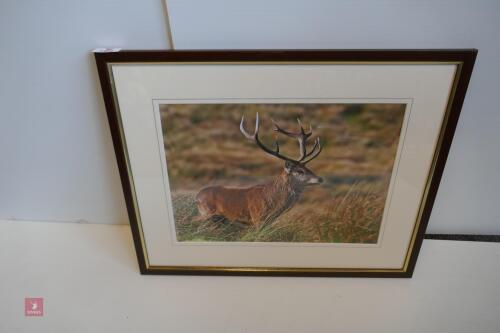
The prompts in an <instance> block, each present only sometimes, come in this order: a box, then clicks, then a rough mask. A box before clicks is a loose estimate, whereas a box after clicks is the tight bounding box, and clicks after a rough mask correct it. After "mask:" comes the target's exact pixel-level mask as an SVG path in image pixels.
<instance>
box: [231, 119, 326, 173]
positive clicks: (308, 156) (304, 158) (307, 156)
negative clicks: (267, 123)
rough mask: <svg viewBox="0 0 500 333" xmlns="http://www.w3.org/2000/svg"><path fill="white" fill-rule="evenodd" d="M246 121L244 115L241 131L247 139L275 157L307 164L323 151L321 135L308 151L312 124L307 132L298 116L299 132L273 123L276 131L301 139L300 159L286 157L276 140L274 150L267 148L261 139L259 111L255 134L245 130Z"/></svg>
mask: <svg viewBox="0 0 500 333" xmlns="http://www.w3.org/2000/svg"><path fill="white" fill-rule="evenodd" d="M244 121H245V116H242V117H241V123H240V131H241V133H243V135H244V136H245V137H246V138H247V139H249V140H252V141H254V142H255V143H256V144H257V145H258V146H259V147H260V148H261V149H262V150H264V151H265V152H266V153H268V154H270V155H273V156H275V157H278V158H280V159H282V160H285V161H290V162H294V163H300V164H306V163H309V162H310V161H312V160H313V159H315V158H316V157H317V156H318V155H319V153H320V152H321V149H322V147H321V144H320V142H319V137H318V138H316V140H315V142H314V146H313V148H312V150H311V151H310V152H307V148H306V141H307V139H308V138H309V137H310V136H311V135H312V126H311V125H309V132H306V131H305V130H304V127H302V123H301V122H300V119H298V118H297V122H298V123H299V127H300V131H299V132H291V131H287V130H284V129H282V128H281V127H279V126H278V124H277V123H276V122H275V121H274V120H273V121H272V122H273V125H274V130H275V131H276V132H278V133H282V134H285V135H286V136H289V137H292V138H296V139H297V140H298V141H299V150H300V157H299V159H298V160H294V159H292V158H290V157H286V156H284V155H282V154H280V152H279V150H280V148H279V144H278V141H275V146H276V149H275V150H274V151H273V150H271V149H269V148H267V147H266V146H264V145H263V144H262V142H260V140H259V113H258V112H257V114H256V116H255V132H254V134H253V135H251V134H248V133H247V132H246V131H245V128H244V127H243V123H244Z"/></svg>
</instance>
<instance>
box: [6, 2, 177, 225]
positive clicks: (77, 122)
mask: <svg viewBox="0 0 500 333" xmlns="http://www.w3.org/2000/svg"><path fill="white" fill-rule="evenodd" d="M0 45H1V46H0V47H1V52H0V101H1V104H0V105H1V113H0V152H1V155H0V217H1V218H15V219H36V220H56V221H72V222H73V221H89V222H95V223H127V222H128V219H127V215H126V210H125V203H124V200H123V195H122V192H121V185H120V180H119V176H118V171H117V167H116V163H115V157H114V152H113V146H112V143H111V137H110V134H109V130H108V124H107V119H106V116H105V111H104V105H103V101H102V96H101V91H100V86H99V83H98V80H97V72H96V69H95V62H94V58H93V55H91V53H90V51H91V50H92V49H94V48H96V47H127V48H136V49H141V48H142V49H144V48H150V49H151V48H157V49H158V48H167V47H168V46H169V45H168V38H167V23H166V18H165V10H164V4H163V2H162V1H161V0H142V1H135V0H86V1H75V0H73V1H70V0H60V1H57V0H45V1H39V0H31V1H19V0H8V1H6V0H2V1H1V2H0Z"/></svg>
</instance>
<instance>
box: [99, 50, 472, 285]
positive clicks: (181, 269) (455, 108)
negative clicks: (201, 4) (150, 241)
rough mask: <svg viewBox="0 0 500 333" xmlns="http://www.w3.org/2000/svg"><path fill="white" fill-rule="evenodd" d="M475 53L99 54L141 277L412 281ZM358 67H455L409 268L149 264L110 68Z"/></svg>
mask: <svg viewBox="0 0 500 333" xmlns="http://www.w3.org/2000/svg"><path fill="white" fill-rule="evenodd" d="M476 55H477V50H475V49H451V50H268V51H263V50H238V51H158V50H151V51H132V50H130V51H129V50H125V51H119V52H101V53H99V52H97V53H95V59H96V63H97V69H98V73H99V79H100V84H101V88H102V92H103V97H104V103H105V107H106V111H107V117H108V121H109V126H110V130H111V135H112V140H113V145H114V149H115V154H116V160H117V163H118V168H119V172H120V178H121V183H122V187H123V192H124V196H125V201H126V205H127V210H128V216H129V219H130V225H131V229H132V234H133V239H134V243H135V249H136V253H137V259H138V262H139V267H140V271H141V273H142V274H185V275H189V274H194V275H254V276H256V275H259V276H261V275H265V276H269V275H272V276H324V277H326V276H337V277H393V278H396V277H399V278H407V277H411V276H412V274H413V271H414V268H415V264H416V261H417V257H418V253H419V251H420V247H421V245H422V241H423V239H424V234H425V230H426V227H427V224H428V221H429V217H430V214H431V211H432V206H433V204H434V200H435V197H436V194H437V191H438V187H439V183H440V180H441V176H442V174H443V170H444V167H445V163H446V159H447V156H448V152H449V150H450V146H451V142H452V139H453V135H454V132H455V128H456V126H457V123H458V119H459V115H460V111H461V108H462V104H463V101H464V98H465V94H466V91H467V86H468V84H469V80H470V78H471V74H472V69H473V66H474V62H475V58H476ZM325 61H328V62H332V61H333V62H353V63H356V62H360V63H374V64H377V63H381V64H386V63H423V64H427V63H454V64H457V67H458V71H457V74H456V75H455V81H454V87H453V93H452V94H451V96H450V98H449V100H448V109H447V113H446V115H445V121H444V122H443V125H442V128H441V132H440V141H439V142H438V146H437V147H436V150H435V152H434V159H433V166H432V168H431V172H430V174H429V176H428V179H427V185H426V195H425V196H424V199H423V200H422V202H421V207H420V215H419V219H418V221H417V223H416V224H415V225H416V226H417V230H414V231H413V236H412V237H413V238H412V241H411V242H410V246H409V248H408V254H407V264H406V267H405V268H404V269H401V270H390V269H388V270H370V269H323V268H318V269H316V268H302V269H301V268H276V269H275V268H272V269H270V268H247V267H190V266H172V267H167V268H166V267H154V266H148V265H147V263H146V260H145V252H144V246H143V244H142V240H141V234H140V232H141V231H140V226H139V221H138V217H137V214H136V210H135V208H134V201H133V200H134V199H133V193H132V186H131V180H130V177H129V174H128V168H127V161H126V149H125V146H124V139H123V137H122V134H121V130H120V125H119V119H118V112H119V110H118V109H117V106H116V105H115V100H114V96H113V85H112V81H111V77H110V73H109V68H110V67H109V65H110V64H116V63H168V62H186V63H189V62H196V63H200V62H223V63H232V62H266V63H273V62H301V63H304V62H306V63H307V62H311V63H314V62H325Z"/></svg>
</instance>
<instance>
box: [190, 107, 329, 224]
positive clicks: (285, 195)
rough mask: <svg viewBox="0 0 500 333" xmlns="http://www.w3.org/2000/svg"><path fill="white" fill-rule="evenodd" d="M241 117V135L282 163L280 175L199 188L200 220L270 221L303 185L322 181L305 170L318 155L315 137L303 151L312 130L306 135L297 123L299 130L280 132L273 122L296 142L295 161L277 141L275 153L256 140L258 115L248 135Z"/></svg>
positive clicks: (295, 198)
mask: <svg viewBox="0 0 500 333" xmlns="http://www.w3.org/2000/svg"><path fill="white" fill-rule="evenodd" d="M244 120H245V119H244V117H242V118H241V123H240V130H241V133H243V135H244V136H245V137H246V138H247V139H249V140H252V141H253V142H254V143H255V144H256V145H257V146H258V147H259V148H260V149H262V150H263V151H264V152H266V153H267V154H269V155H271V156H274V157H277V158H279V159H281V160H284V161H285V165H284V168H283V170H282V171H281V173H280V174H279V175H277V176H275V177H274V178H273V179H272V180H270V181H268V182H266V183H263V184H258V185H254V186H251V187H248V188H231V187H224V186H210V187H206V188H204V189H202V190H201V191H200V192H199V193H198V194H197V196H196V202H197V205H198V211H199V212H200V215H201V217H202V218H204V219H208V218H214V217H216V218H224V219H226V220H228V221H230V222H236V223H243V224H250V225H254V226H261V225H263V224H267V223H270V222H272V221H274V220H275V219H276V218H277V217H278V216H280V215H281V214H283V213H284V212H286V211H287V210H289V209H290V208H292V207H293V205H294V204H295V203H296V202H297V201H298V200H299V198H300V196H301V194H302V192H303V191H304V189H305V188H306V187H307V186H310V185H316V184H319V183H322V182H323V179H322V178H321V177H318V176H316V175H315V174H314V173H313V172H312V171H311V170H309V169H308V168H307V167H306V164H307V163H309V162H310V161H312V160H313V159H314V158H316V157H317V156H318V155H319V153H320V152H321V144H320V142H319V138H316V140H315V142H314V146H313V148H312V149H311V150H310V151H309V152H307V149H306V141H307V139H308V138H309V137H310V136H311V134H312V128H311V127H309V132H306V131H305V130H304V128H303V127H302V124H301V123H300V120H299V119H297V121H298V123H299V127H300V129H299V131H298V132H292V131H288V130H284V129H282V128H281V127H279V126H278V124H277V123H276V122H274V120H273V125H274V131H276V132H278V133H281V134H284V135H286V136H288V137H291V138H295V139H297V140H298V142H299V151H300V157H299V159H298V160H295V159H292V158H290V157H287V156H284V155H282V154H281V153H280V147H279V144H278V141H276V142H275V146H276V148H275V150H272V149H270V148H268V147H266V146H265V145H264V144H263V143H262V142H261V141H260V140H259V114H258V113H257V115H256V119H255V132H254V133H253V134H248V133H247V132H246V131H245V128H244V126H243V124H244Z"/></svg>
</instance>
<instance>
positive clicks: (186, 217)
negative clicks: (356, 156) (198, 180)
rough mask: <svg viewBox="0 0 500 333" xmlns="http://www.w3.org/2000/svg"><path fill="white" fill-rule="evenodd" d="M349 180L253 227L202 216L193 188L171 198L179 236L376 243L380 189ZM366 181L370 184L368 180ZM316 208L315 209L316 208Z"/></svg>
mask: <svg viewBox="0 0 500 333" xmlns="http://www.w3.org/2000/svg"><path fill="white" fill-rule="evenodd" d="M366 187H367V185H366V184H361V183H360V184H354V185H351V186H350V187H349V189H348V190H347V191H342V192H339V193H336V194H335V195H333V196H332V198H331V200H330V203H329V204H328V205H326V206H323V207H317V205H315V204H313V203H305V204H299V205H297V206H295V207H293V208H292V209H291V210H290V211H288V212H287V213H285V214H283V215H282V216H280V217H279V218H278V219H277V220H275V221H274V222H272V223H270V224H268V225H264V226H261V227H260V228H256V227H253V226H244V225H241V224H234V223H231V221H227V220H224V219H219V220H201V219H200V218H199V217H198V210H197V208H196V203H195V201H194V196H195V193H183V194H177V195H175V196H174V198H173V204H174V216H175V220H176V231H177V239H178V240H179V241H242V242H308V243H376V242H377V237H378V232H379V229H380V222H381V218H382V214H383V209H384V200H385V198H383V197H382V196H381V195H380V194H377V193H376V192H373V191H371V190H370V189H367V188H366ZM368 187H369V186H368ZM318 208H319V209H318Z"/></svg>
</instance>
